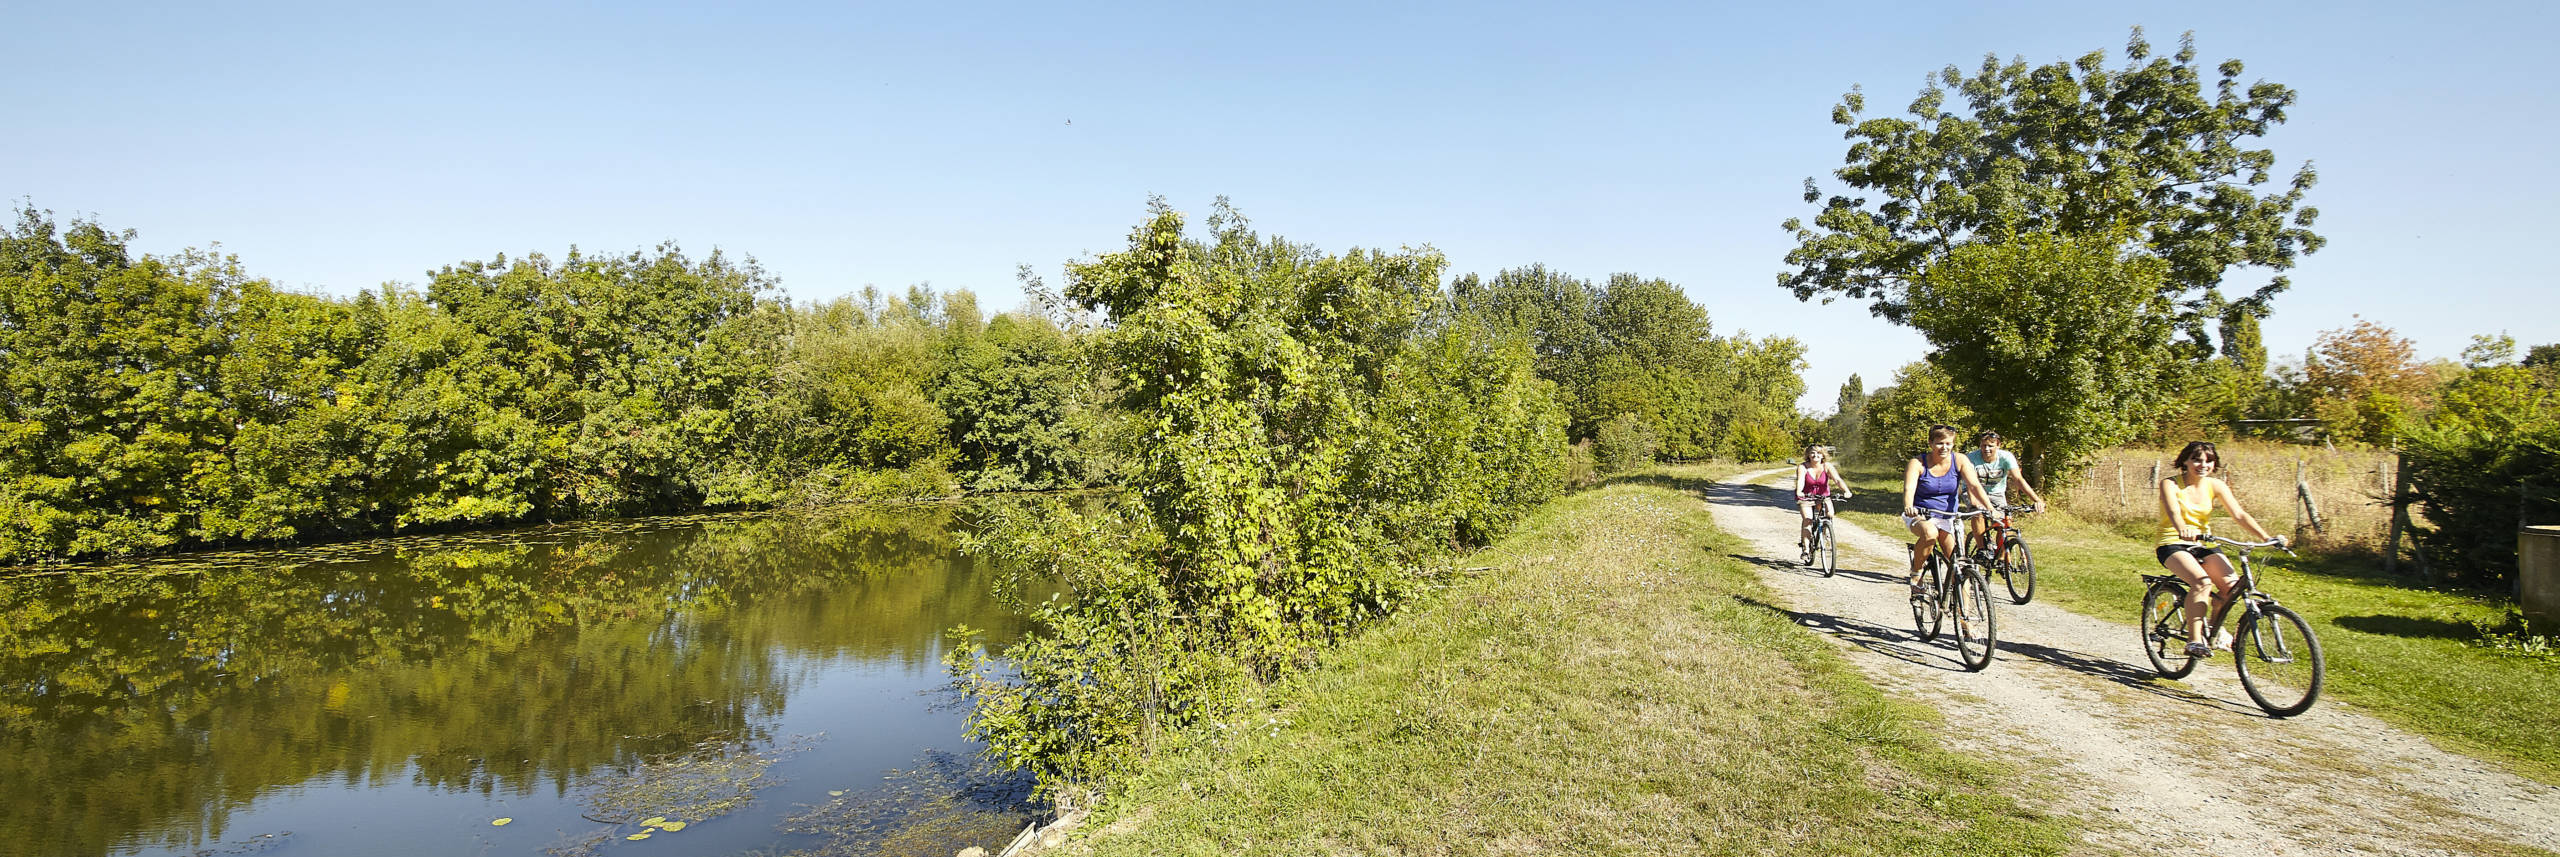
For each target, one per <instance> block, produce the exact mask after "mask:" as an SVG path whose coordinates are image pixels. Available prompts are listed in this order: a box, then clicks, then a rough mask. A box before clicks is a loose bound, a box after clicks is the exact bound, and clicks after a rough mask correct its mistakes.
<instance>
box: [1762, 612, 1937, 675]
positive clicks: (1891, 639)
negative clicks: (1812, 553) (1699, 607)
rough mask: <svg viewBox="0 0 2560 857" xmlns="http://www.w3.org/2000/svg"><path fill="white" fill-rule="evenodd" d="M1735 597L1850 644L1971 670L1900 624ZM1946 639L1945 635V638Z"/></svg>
mask: <svg viewBox="0 0 2560 857" xmlns="http://www.w3.org/2000/svg"><path fill="white" fill-rule="evenodd" d="M1734 600H1736V601H1740V602H1742V603H1744V604H1749V605H1751V606H1753V607H1758V608H1761V609H1763V610H1767V611H1769V612H1772V613H1776V614H1778V615H1780V616H1785V617H1787V620H1788V621H1791V622H1794V623H1796V624H1798V625H1802V626H1804V627H1807V628H1811V629H1813V630H1815V631H1819V632H1822V633H1824V634H1829V635H1831V636H1833V637H1836V638H1838V639H1840V640H1842V641H1845V642H1847V643H1849V644H1850V645H1853V646H1857V647H1858V648H1861V649H1865V650H1867V651H1870V652H1874V653H1876V654H1879V655H1883V656H1885V657H1888V658H1892V659H1894V660H1898V661H1902V662H1903V663H1907V664H1911V665H1914V666H1923V667H1928V668H1931V669H1935V670H1940V671H1943V672H1967V671H1968V670H1966V669H1965V668H1964V664H1963V663H1962V662H1960V661H1958V660H1956V658H1955V649H1953V648H1949V647H1942V646H1940V645H1939V644H1937V643H1930V642H1923V641H1922V640H1921V639H1920V637H1919V635H1918V634H1916V633H1913V632H1910V631H1905V630H1902V629H1900V628H1888V627H1885V626H1883V625H1878V624H1876V623H1873V622H1869V621H1866V620H1864V619H1855V618H1851V617H1847V616H1838V615H1834V614H1830V613H1821V612H1816V611H1812V610H1791V609H1788V608H1786V607H1783V606H1780V605H1777V604H1771V603H1769V602H1766V601H1762V600H1760V599H1757V598H1751V597H1747V596H1740V595H1737V596H1734ZM1941 639H1944V638H1941Z"/></svg>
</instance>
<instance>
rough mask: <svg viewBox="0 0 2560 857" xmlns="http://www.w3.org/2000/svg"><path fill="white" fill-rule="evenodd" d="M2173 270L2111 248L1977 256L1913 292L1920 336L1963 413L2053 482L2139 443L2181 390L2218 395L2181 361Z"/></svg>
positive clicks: (2061, 245) (2027, 245) (1977, 252)
mask: <svg viewBox="0 0 2560 857" xmlns="http://www.w3.org/2000/svg"><path fill="white" fill-rule="evenodd" d="M2163 267H2165V266H2164V265H2162V264H2161V261H2160V260H2159V259H2158V258H2155V257H2152V256H2148V255H2136V256H2133V257H2131V258H2124V257H2121V256H2120V255H2119V254H2118V252H2117V246H2116V243H2115V242H2112V241H2106V240H2103V239H2078V240H2074V239H2068V238H2062V237H2058V236H2053V235H2026V236H2020V237H2017V238H2013V239H2010V240H2007V241H1999V242H1988V243H1976V244H1967V245H1965V246H1962V247H1958V248H1956V250H1955V252H1953V253H1951V254H1949V255H1948V256H1947V258H1946V259H1944V260H1942V261H1940V262H1939V263H1938V264H1936V265H1932V266H1930V269H1929V273H1928V275H1927V276H1926V277H1925V278H1924V280H1923V283H1922V284H1921V286H1920V287H1919V288H1915V289H1913V290H1912V294H1911V316H1910V318H1911V325H1912V326H1913V327H1917V328H1919V329H1920V331H1921V333H1923V334H1925V335H1927V336H1928V337H1929V342H1930V343H1931V344H1934V345H1936V346H1937V349H1936V350H1935V351H1933V352H1931V353H1930V354H1929V363H1930V365H1933V366H1935V367H1937V368H1938V369H1939V370H1941V371H1942V372H1943V373H1944V374H1945V375H1946V376H1947V377H1949V378H1953V379H1956V383H1955V384H1954V386H1953V389H1952V391H1951V392H1952V398H1953V399H1954V400H1955V402H1956V403H1957V404H1960V405H1963V406H1964V407H1965V409H1967V410H1969V411H1972V412H1973V414H1974V415H1975V416H1976V417H1977V418H1978V419H1979V420H1980V427H1982V428H1988V429H1997V430H1999V431H2000V432H2001V433H2002V434H2005V435H2007V436H2009V437H2011V438H2015V439H2017V441H2018V442H2019V446H2020V447H2021V454H2022V457H2024V458H2025V459H2026V460H2027V463H2028V465H2029V466H2030V467H2032V468H2034V469H2035V475H2036V477H2038V478H2037V481H2043V479H2042V477H2044V476H2045V475H2046V473H2048V472H2050V471H2048V469H2047V468H2048V467H2051V468H2053V469H2054V470H2059V471H2062V472H2068V468H2071V467H2073V466H2075V465H2076V464H2078V463H2079V462H2081V461H2083V460H2085V459H2086V458H2087V457H2088V456H2089V454H2091V453H2094V452H2096V451H2098V450H2100V449H2105V448H2107V447H2109V446H2114V445H2116V444H2119V443H2123V442H2125V441H2126V440H2129V439H2131V438H2132V437H2133V436H2134V433H2135V432H2136V431H2138V430H2139V429H2140V428H2141V427H2142V426H2143V423H2144V420H2145V418H2146V416H2148V415H2150V414H2152V413H2154V412H2155V411H2157V410H2158V409H2159V408H2160V406H2161V405H2163V404H2164V403H2166V402H2168V401H2170V400H2171V399H2172V398H2174V395H2175V392H2176V389H2177V388H2178V387H2179V386H2181V385H2196V384H2204V383H2207V382H2206V381H2205V380H2204V379H2203V378H2202V377H2201V376H2199V375H2197V374H2196V373H2192V372H2185V371H2181V370H2180V368H2178V367H2179V364H2178V363H2177V361H2174V360H2172V359H2170V353H2169V352H2170V349H2169V347H2168V343H2169V320H2168V318H2167V317H2166V314H2165V313H2163V312H2161V310H2162V309H2163V307H2161V306H2160V305H2161V304H2162V303H2165V302H2166V299H2164V298H2163V297H2161V295H2160V277H2161V269H2162V268H2163Z"/></svg>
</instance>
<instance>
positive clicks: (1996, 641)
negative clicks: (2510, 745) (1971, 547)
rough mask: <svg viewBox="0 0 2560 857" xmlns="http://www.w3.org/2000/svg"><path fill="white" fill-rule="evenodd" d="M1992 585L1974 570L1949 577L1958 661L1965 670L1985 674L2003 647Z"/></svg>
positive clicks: (1967, 568) (1970, 568)
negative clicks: (1983, 671) (1996, 652)
mask: <svg viewBox="0 0 2560 857" xmlns="http://www.w3.org/2000/svg"><path fill="white" fill-rule="evenodd" d="M1990 584H1991V582H1990V581H1988V580H1984V579H1983V578H1982V576H1981V574H1979V573H1978V572H1976V571H1975V570H1974V569H1973V568H1972V567H1971V566H1967V567H1964V568H1959V569H1957V570H1956V573H1955V574H1952V575H1948V577H1947V585H1948V586H1952V587H1954V590H1953V591H1951V592H1949V593H1948V603H1949V604H1950V605H1952V606H1953V608H1954V613H1955V617H1954V618H1955V626H1956V627H1955V632H1956V659H1957V660H1959V661H1962V662H1964V668H1965V669H1967V670H1971V671H1974V672H1981V671H1982V668H1984V667H1987V666H1990V665H1991V655H1992V653H1993V652H1995V651H1997V650H1998V649H1999V646H2000V630H1999V622H1998V618H1997V617H1996V616H1995V615H1994V614H1993V613H1992V609H1993V608H1992V606H1991V603H1992V602H1991V585H1990Z"/></svg>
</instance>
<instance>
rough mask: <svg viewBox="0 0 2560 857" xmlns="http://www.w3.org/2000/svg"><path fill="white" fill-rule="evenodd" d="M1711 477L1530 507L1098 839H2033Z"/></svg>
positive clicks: (1938, 849)
mask: <svg viewBox="0 0 2560 857" xmlns="http://www.w3.org/2000/svg"><path fill="white" fill-rule="evenodd" d="M1716 475H1719V472H1718V471H1712V470H1709V469H1707V468H1704V467H1689V468H1676V469H1671V470H1666V471H1660V472H1656V473H1651V474H1645V475H1640V476H1636V477H1632V478H1627V479H1622V480H1619V481H1617V482H1615V483H1613V484H1610V485H1608V486H1605V487H1602V488H1599V489H1595V490H1592V491H1587V492H1583V493H1580V494H1576V495H1573V496H1570V497H1566V498H1563V499H1561V500H1558V501H1556V502H1553V503H1550V504H1548V505H1547V506H1546V507H1544V508H1542V509H1540V510H1539V511H1538V512H1537V513H1536V514H1534V515H1532V516H1531V517H1530V518H1529V519H1528V520H1527V521H1525V522H1523V524H1522V525H1521V527H1520V528H1519V530H1518V531H1517V532H1516V533H1515V534H1514V535H1513V536H1512V537H1510V538H1508V539H1505V540H1504V541H1503V542H1502V543H1501V544H1499V545H1497V546H1495V547H1494V548H1492V549H1489V550H1487V551H1485V552H1483V553H1480V554H1478V555H1477V556H1476V557H1474V558H1472V559H1470V560H1467V561H1464V562H1462V563H1460V565H1462V566H1494V568H1493V569H1492V570H1490V571H1485V572H1483V573H1481V574H1480V575H1479V576H1477V577H1475V578H1473V579H1468V580H1463V581H1460V582H1459V583H1457V584H1456V585H1453V586H1452V587H1450V588H1449V589H1447V590H1446V591H1443V592H1441V593H1439V594H1437V595H1436V596H1434V597H1433V598H1431V599H1429V600H1428V603H1425V604H1422V605H1419V606H1416V607H1415V608H1413V609H1411V610H1408V611H1407V612H1405V613H1404V614H1402V615H1400V616H1398V617H1396V618H1395V619H1393V620H1391V621H1389V622H1386V623H1383V624H1381V625H1380V626H1378V627H1375V628H1372V629H1370V630H1369V631H1368V632H1367V633H1364V634H1362V635H1360V636H1359V637H1358V638H1356V639H1353V640H1350V641H1348V642H1347V643H1345V644H1344V645H1343V646H1342V647H1341V648H1339V649H1337V650H1335V651H1334V652H1333V653H1331V654H1330V655H1328V656H1327V657H1326V659H1325V660H1326V663H1324V664H1323V665H1321V666H1320V667H1318V668H1316V669H1314V670H1312V671H1310V672H1307V673H1305V674H1302V675H1299V676H1297V677H1295V678H1293V679H1291V680H1289V681H1288V682H1286V683H1285V684H1283V685H1281V686H1278V687H1275V688H1272V689H1271V690H1270V693H1269V698H1268V699H1265V700H1261V701H1259V702H1257V708H1258V711H1257V713H1255V714H1253V715H1251V716H1248V717H1245V718H1242V719H1240V720H1238V721H1237V722H1234V723H1231V724H1229V725H1228V726H1227V727H1226V728H1223V729H1212V730H1209V733H1210V734H1207V735H1197V736H1192V738H1191V743H1190V745H1189V746H1186V747H1183V748H1181V749H1178V750H1175V751H1172V752H1169V753H1166V754H1163V755H1160V756H1159V757H1157V759H1156V761H1155V762H1154V763H1153V764H1152V765H1150V767H1149V769H1148V771H1147V773H1145V774H1143V775H1142V776H1140V777H1137V778H1135V779H1134V780H1133V781H1132V782H1129V783H1124V784H1123V787H1122V789H1120V790H1119V793H1118V794H1116V795H1115V796H1114V798H1113V800H1112V801H1111V802H1110V803H1109V804H1108V805H1107V806H1106V808H1105V815H1104V816H1102V817H1097V818H1094V819H1092V820H1090V821H1088V822H1087V824H1086V828H1085V829H1086V830H1088V831H1098V832H1097V833H1095V834H1094V837H1093V838H1092V839H1090V840H1087V841H1083V842H1079V843H1077V844H1076V846H1075V848H1074V850H1076V851H1081V852H1085V853H1095V854H1148V855H1153V854H1220V855H1225V854H1286V855H1299V854H1309V853H1376V852H1395V853H1416V854H1515V853H1536V854H1548V853H1576V854H1582V853H1601V854H1664V853H1682V854H1769V853H1807V854H1853V853H1858V854H1864V853H1877V854H1883V853H1890V854H1948V855H1968V857H1971V855H1997V854H2050V853H2061V852H2063V851H2065V850H2068V849H2069V848H2070V847H2071V846H2072V845H2073V842H2074V839H2073V836H2072V833H2073V830H2072V827H2071V822H2070V821H2069V820H2067V819H2064V818H2060V817H2056V816H2050V815H2047V814H2043V813H2040V812H2037V811H2034V810H2031V809H2028V808H2026V807H2025V806H2024V805H2023V804H2022V803H2021V802H2020V801H2019V800H2017V799H2016V797H2015V796H2016V795H2017V794H2019V793H2020V789H2021V788H2022V787H2021V786H2020V785H2019V781H2018V780H2017V779H2016V778H2015V777H2014V776H2013V775H2012V774H2011V773H2010V772H2009V771H2007V770H2006V769H2004V768H2001V767H1998V766H1995V765H1993V764H1990V763H1987V762H1983V761H1979V760H1974V759H1970V758H1967V757H1964V756H1961V755H1958V754H1955V753H1952V752H1949V751H1947V750H1944V749H1941V748H1940V747H1939V746H1938V745H1937V743H1936V741H1935V740H1934V739H1933V738H1931V737H1930V731H1929V730H1931V729H1933V728H1935V726H1936V724H1937V722H1938V721H1937V717H1936V715H1935V713H1934V712H1932V711H1929V710H1927V709H1925V708H1921V707H1917V706H1912V705H1909V704H1905V703H1899V702H1895V701H1893V700H1890V699H1887V698H1886V697H1885V696H1884V695H1883V694H1881V693H1879V692H1878V691H1877V690H1875V689H1874V688H1873V687H1872V686H1870V685H1868V684H1867V683H1866V682H1865V681H1864V680H1863V679H1862V678H1861V677H1860V676H1859V675H1858V674H1857V673H1856V672H1855V670H1854V669H1853V668H1852V667H1850V666H1849V665H1848V664H1847V662H1846V661H1845V660H1843V659H1842V657H1841V656H1840V655H1839V654H1838V653H1837V652H1836V651H1834V649H1833V648H1832V646H1831V644H1830V643H1828V642H1825V641H1824V640H1822V639H1820V638H1819V637H1817V636H1816V635H1815V634H1814V633H1813V632H1811V631H1808V630H1805V629H1803V628H1801V627H1798V626H1797V625H1795V624H1794V623H1792V622H1790V621H1789V620H1788V619H1787V618H1786V617H1785V616H1784V615H1783V614H1780V613H1779V612H1777V611H1776V610H1774V609H1772V608H1771V607H1769V606H1768V593H1767V592H1766V591H1765V590H1764V589H1763V588H1762V587H1761V586H1760V584H1759V582H1758V580H1757V579H1756V577H1755V575H1754V573H1753V566H1751V565H1749V564H1748V563H1746V562H1744V561H1742V560H1740V559H1737V558H1735V557H1734V556H1733V554H1735V553H1736V552H1737V546H1736V545H1735V544H1734V542H1733V541H1732V539H1731V538H1730V537H1728V536H1725V535H1723V534H1721V533H1719V532H1717V531H1716V530H1715V529H1714V527H1713V525H1712V523H1711V522H1710V519H1709V515H1708V512H1707V510H1706V508H1705V506H1704V504H1703V503H1701V502H1700V497H1699V492H1700V491H1701V490H1702V489H1703V488H1705V486H1706V485H1707V484H1708V483H1709V481H1710V480H1711V478H1712V477H1713V476H1716Z"/></svg>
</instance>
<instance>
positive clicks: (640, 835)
mask: <svg viewBox="0 0 2560 857" xmlns="http://www.w3.org/2000/svg"><path fill="white" fill-rule="evenodd" d="M622 838H624V839H628V840H631V841H633V842H638V841H640V840H643V839H647V838H649V834H646V833H634V834H631V835H629V836H625V837H622Z"/></svg>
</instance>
